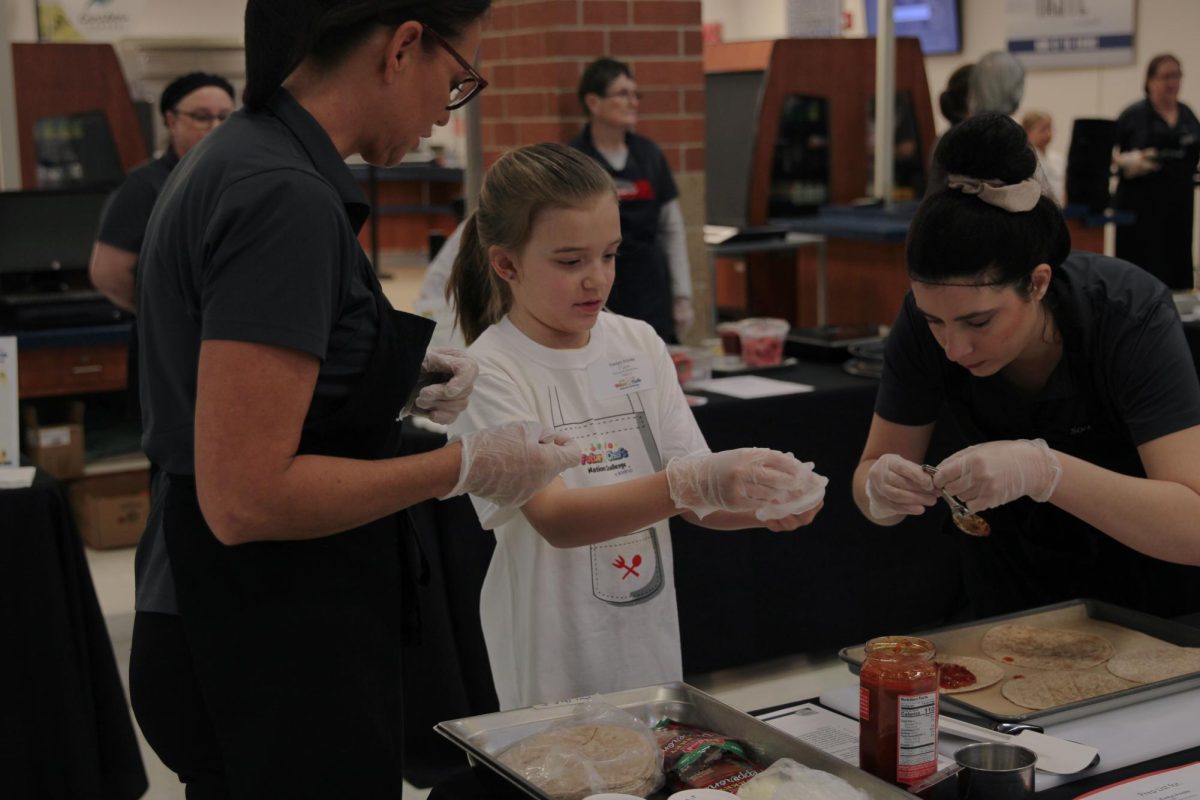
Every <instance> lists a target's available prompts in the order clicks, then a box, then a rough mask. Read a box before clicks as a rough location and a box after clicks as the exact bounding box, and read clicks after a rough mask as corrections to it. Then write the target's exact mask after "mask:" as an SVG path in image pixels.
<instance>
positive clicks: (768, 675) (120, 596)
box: [87, 256, 854, 800]
mask: <svg viewBox="0 0 1200 800" xmlns="http://www.w3.org/2000/svg"><path fill="white" fill-rule="evenodd" d="M423 266H424V264H423V260H422V259H420V258H411V257H404V256H389V257H387V258H385V260H384V264H383V270H382V272H383V275H384V276H385V277H384V280H383V286H384V291H385V292H386V293H387V295H388V298H389V299H390V300H391V302H392V305H393V306H394V307H396V308H398V309H403V310H411V309H412V305H413V301H414V300H415V298H416V297H417V293H418V290H419V287H420V282H421V276H422V273H423ZM133 553H134V551H133V548H125V549H119V550H92V549H88V550H87V558H88V564H89V566H90V568H91V572H92V581H93V583H94V584H95V587H96V595H97V597H98V598H99V601H100V609H101V611H102V612H103V613H104V616H105V621H106V622H107V624H108V629H109V634H110V636H111V637H112V640H113V649H114V651H115V653H116V658H117V663H118V666H119V668H120V672H121V678H122V681H123V682H124V683H125V685H126V691H128V679H129V649H130V640H131V637H132V634H133ZM688 681H689V682H690V683H692V684H693V685H695V686H696V687H697V688H699V689H702V690H704V691H706V692H709V693H710V694H713V695H715V696H716V697H718V698H720V699H721V700H723V701H724V702H726V703H729V704H730V705H732V706H734V707H736V708H739V709H742V710H746V711H749V710H751V709H755V708H764V707H766V706H770V705H775V704H778V703H783V702H787V701H789V700H795V699H800V698H805V697H815V696H816V695H818V694H820V693H821V692H822V691H824V690H826V689H828V688H831V687H835V686H843V685H849V684H851V683H852V682H853V681H854V678H853V677H852V676H851V675H850V673H849V672H848V671H847V670H846V668H845V665H843V664H842V663H841V662H840V661H838V660H837V658H836V657H835V656H834V655H833V654H831V653H830V654H821V655H818V656H812V657H810V656H796V657H794V658H789V659H784V660H781V661H775V662H771V663H768V664H762V665H756V666H753V667H746V668H740V669H731V670H723V671H720V672H714V673H710V674H707V675H693V676H688ZM135 727H136V726H135ZM138 739H139V743H140V744H141V747H142V756H143V760H144V761H145V764H146V772H147V774H148V775H149V778H150V789H149V791H148V792H147V793H146V795H145V796H144V800H183V798H184V792H183V787H182V786H181V785H180V783H179V781H178V779H177V778H176V777H175V775H174V773H172V772H170V771H169V770H168V769H167V768H166V767H164V766H163V765H162V763H161V762H160V761H159V760H158V759H157V757H155V755H154V753H153V751H151V750H150V749H149V747H148V746H147V745H146V743H145V741H144V740H142V739H141V735H140V732H139V735H138ZM427 794H428V790H426V789H417V788H414V787H412V786H408V785H406V786H405V789H404V800H420V799H421V798H424V797H425V796H426V795H427Z"/></svg>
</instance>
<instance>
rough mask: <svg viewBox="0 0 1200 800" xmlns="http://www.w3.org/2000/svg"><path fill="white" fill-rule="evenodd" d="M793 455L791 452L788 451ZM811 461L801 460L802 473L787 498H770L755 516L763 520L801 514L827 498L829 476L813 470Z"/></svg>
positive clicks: (756, 510)
mask: <svg viewBox="0 0 1200 800" xmlns="http://www.w3.org/2000/svg"><path fill="white" fill-rule="evenodd" d="M788 455H789V456H791V455H792V454H791V453H788ZM814 466H815V465H814V464H813V462H811V461H801V462H800V474H799V475H797V476H796V478H795V480H794V482H793V484H792V487H791V490H790V492H789V495H788V496H787V497H786V498H780V499H778V500H770V501H768V502H767V503H766V505H762V506H759V507H758V508H756V509H755V510H754V516H755V517H756V518H758V519H760V520H762V521H763V522H768V521H770V520H775V519H783V518H784V517H790V516H800V515H802V514H803V513H804V512H805V511H809V510H811V509H814V508H816V507H817V506H818V505H819V504H820V503H821V501H823V500H824V499H825V487H826V486H828V485H829V478H826V477H825V476H824V475H818V474H817V473H816V472H814V471H813V467H814Z"/></svg>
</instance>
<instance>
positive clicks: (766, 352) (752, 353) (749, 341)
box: [742, 336, 783, 367]
mask: <svg viewBox="0 0 1200 800" xmlns="http://www.w3.org/2000/svg"><path fill="white" fill-rule="evenodd" d="M742 361H744V362H746V366H747V367H771V366H774V365H776V364H779V363H781V362H782V361H783V337H782V336H743V337H742Z"/></svg>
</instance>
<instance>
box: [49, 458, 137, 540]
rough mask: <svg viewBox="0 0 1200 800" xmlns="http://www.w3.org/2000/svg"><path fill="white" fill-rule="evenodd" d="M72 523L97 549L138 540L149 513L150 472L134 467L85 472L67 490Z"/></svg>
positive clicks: (84, 538)
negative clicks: (73, 516) (86, 474)
mask: <svg viewBox="0 0 1200 800" xmlns="http://www.w3.org/2000/svg"><path fill="white" fill-rule="evenodd" d="M68 492H69V494H70V498H71V509H72V511H74V512H75V524H76V525H78V526H79V533H80V534H81V535H82V536H83V540H84V541H85V542H87V543H88V545H89V546H91V547H94V548H96V549H97V550H104V549H107V548H110V547H128V546H130V545H135V544H137V543H138V539H140V538H141V536H142V531H143V530H144V529H145V527H146V517H148V516H149V514H150V472H149V470H147V469H136V470H131V471H128V472H113V473H108V474H101V475H88V476H86V477H83V478H80V479H78V480H75V481H72V482H71V486H70V489H69V490H68Z"/></svg>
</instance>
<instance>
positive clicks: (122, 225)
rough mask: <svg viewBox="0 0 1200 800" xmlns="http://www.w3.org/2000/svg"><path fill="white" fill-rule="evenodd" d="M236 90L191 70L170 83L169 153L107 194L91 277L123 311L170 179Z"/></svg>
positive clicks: (226, 111)
mask: <svg viewBox="0 0 1200 800" xmlns="http://www.w3.org/2000/svg"><path fill="white" fill-rule="evenodd" d="M233 107H234V93H233V86H232V85H231V84H230V83H229V81H227V80H225V79H224V78H222V77H221V76H220V75H209V74H208V73H204V72H192V73H189V74H187V75H182V76H180V77H178V78H176V79H175V80H173V81H171V82H170V83H169V84H167V88H165V89H163V93H162V95H161V96H160V97H159V99H158V108H159V111H160V112H161V113H162V119H163V125H165V126H166V128H167V149H166V151H165V152H163V154H162V155H161V156H159V157H158V158H156V159H154V160H153V161H149V162H147V163H145V164H142V165H141V166H140V167H137V168H136V169H134V170H133V171H132V172H130V173H129V175H127V176H126V177H125V180H124V182H122V183H121V185H120V186H119V187H117V189H116V190H115V191H114V192H113V193H112V195H110V196H109V198H108V202H107V203H106V204H105V207H104V214H103V216H102V217H101V218H100V231H99V233H97V234H96V243H95V244H94V245H93V246H92V260H91V263H90V264H89V265H88V276H89V277H90V278H91V280H92V285H93V286H95V287H96V290H97V291H99V292H100V293H101V294H103V295H104V296H105V297H107V298H108V299H109V301H110V302H111V303H112V304H113V305H115V306H117V307H119V308H122V309H124V310H125V311H129V312H131V313H132V312H135V311H137V303H136V302H135V297H134V295H135V292H134V288H133V277H134V273H135V272H136V270H137V262H138V251H140V250H141V249H142V239H143V238H144V237H145V235H146V223H147V222H149V221H150V212H151V211H152V210H153V209H154V202H155V201H156V200H158V195H159V193H160V192H161V191H162V188H163V184H165V183H166V182H167V176H168V175H170V174H171V170H173V169H175V165H176V164H178V163H179V159H181V158H183V157H184V156H185V155H186V154H187V152H188V151H189V150H191V149H192V148H193V147H195V146H196V145H197V144H198V143H199V142H200V140H201V139H203V138H204V137H205V136H206V135H208V132H209V131H211V130H212V129H213V128H214V127H216V125H217V124H218V123H219V122H222V121H224V120H225V119H227V118H228V117H229V115H230V114H232V113H233ZM137 360H138V355H137V330H136V329H135V330H133V331H132V332H131V334H130V337H129V364H128V368H127V370H126V374H127V379H126V384H127V386H128V392H127V397H128V410H129V416H130V417H131V418H133V419H137V418H139V417H140V416H141V410H140V407H139V404H138V371H137Z"/></svg>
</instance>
